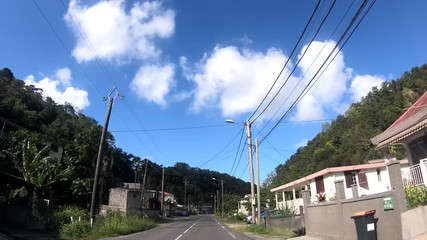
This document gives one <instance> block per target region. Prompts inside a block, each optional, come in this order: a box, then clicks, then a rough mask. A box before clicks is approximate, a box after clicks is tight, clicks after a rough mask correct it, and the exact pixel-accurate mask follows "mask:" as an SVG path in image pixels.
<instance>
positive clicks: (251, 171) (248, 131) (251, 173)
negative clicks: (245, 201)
mask: <svg viewBox="0 0 427 240" xmlns="http://www.w3.org/2000/svg"><path fill="white" fill-rule="evenodd" d="M225 122H226V123H236V122H235V121H234V120H231V119H226V120H225ZM244 125H245V130H246V135H247V142H248V159H249V177H250V181H251V209H252V220H251V221H252V222H254V221H255V187H254V167H253V163H252V162H253V161H252V136H251V122H250V121H249V120H246V122H245V123H244Z"/></svg>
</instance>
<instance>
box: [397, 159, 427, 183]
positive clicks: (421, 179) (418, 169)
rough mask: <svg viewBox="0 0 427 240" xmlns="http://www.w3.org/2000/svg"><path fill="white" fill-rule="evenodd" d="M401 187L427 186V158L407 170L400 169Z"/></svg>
mask: <svg viewBox="0 0 427 240" xmlns="http://www.w3.org/2000/svg"><path fill="white" fill-rule="evenodd" d="M401 172H402V180H403V185H404V186H405V187H407V186H421V185H425V186H427V158H425V159H422V160H420V163H419V164H417V165H413V166H411V167H409V168H406V169H402V170H401Z"/></svg>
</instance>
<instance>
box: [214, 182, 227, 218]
mask: <svg viewBox="0 0 427 240" xmlns="http://www.w3.org/2000/svg"><path fill="white" fill-rule="evenodd" d="M212 180H214V181H217V182H221V217H224V180H223V179H221V181H219V180H216V179H215V178H212Z"/></svg>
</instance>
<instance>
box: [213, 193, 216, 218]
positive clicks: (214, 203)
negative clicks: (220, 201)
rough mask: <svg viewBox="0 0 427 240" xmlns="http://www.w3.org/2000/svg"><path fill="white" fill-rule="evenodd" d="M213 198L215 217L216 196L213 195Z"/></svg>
mask: <svg viewBox="0 0 427 240" xmlns="http://www.w3.org/2000/svg"><path fill="white" fill-rule="evenodd" d="M213 198H214V215H216V196H215V193H214V195H213Z"/></svg>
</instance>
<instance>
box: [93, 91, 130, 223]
mask: <svg viewBox="0 0 427 240" xmlns="http://www.w3.org/2000/svg"><path fill="white" fill-rule="evenodd" d="M113 93H115V95H113ZM116 97H118V98H119V99H123V96H120V95H119V92H118V91H117V88H116V87H114V89H113V90H112V91H111V92H110V93H109V94H108V96H107V97H104V99H103V100H104V101H105V100H107V99H108V107H107V116H106V117H105V122H104V127H103V128H102V134H101V141H100V143H99V148H98V157H97V158H96V166H95V177H94V180H93V188H92V199H91V201H90V223H91V225H92V224H93V222H94V220H95V208H96V207H95V205H96V195H97V194H96V193H97V190H98V180H99V167H100V164H101V158H102V151H103V149H104V143H105V138H106V133H107V129H108V123H109V121H110V115H111V109H112V107H113V102H114V98H116Z"/></svg>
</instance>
